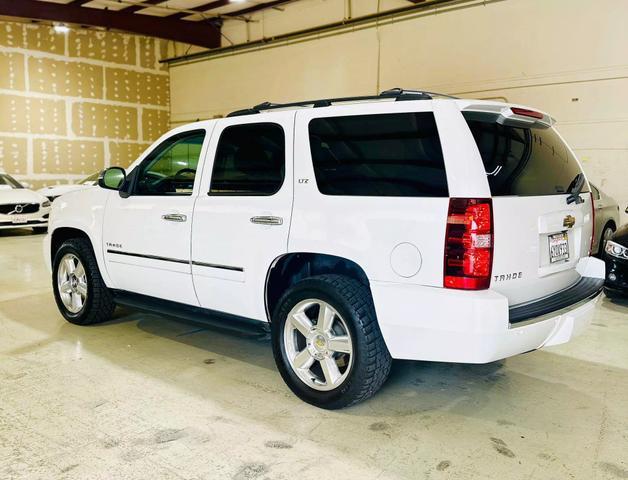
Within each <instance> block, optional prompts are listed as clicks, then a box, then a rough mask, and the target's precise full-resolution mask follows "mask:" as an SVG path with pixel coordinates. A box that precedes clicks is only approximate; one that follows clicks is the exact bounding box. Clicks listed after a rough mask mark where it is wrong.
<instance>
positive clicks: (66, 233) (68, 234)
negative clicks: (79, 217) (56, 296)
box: [47, 225, 111, 288]
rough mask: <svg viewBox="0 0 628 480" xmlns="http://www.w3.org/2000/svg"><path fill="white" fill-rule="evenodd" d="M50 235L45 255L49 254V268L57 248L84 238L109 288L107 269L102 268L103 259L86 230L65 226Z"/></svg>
mask: <svg viewBox="0 0 628 480" xmlns="http://www.w3.org/2000/svg"><path fill="white" fill-rule="evenodd" d="M49 235H50V248H49V251H48V252H47V253H49V254H50V268H51V269H52V268H53V267H54V265H53V263H54V258H55V253H56V251H57V250H58V249H59V247H60V246H61V245H62V244H63V242H65V241H66V240H69V239H70V238H84V239H85V240H87V241H88V242H89V245H90V247H91V249H92V252H93V253H94V257H95V258H96V263H97V265H98V268H99V270H100V275H101V277H102V279H103V281H104V282H105V285H107V286H108V287H109V288H111V282H110V279H109V275H108V274H107V269H106V268H104V259H103V258H102V252H101V250H99V249H98V248H97V244H96V243H95V242H94V239H93V238H92V236H91V235H90V233H89V231H88V229H86V228H82V227H81V226H76V225H67V226H62V227H57V228H55V229H54V230H53V231H52V232H50V233H49Z"/></svg>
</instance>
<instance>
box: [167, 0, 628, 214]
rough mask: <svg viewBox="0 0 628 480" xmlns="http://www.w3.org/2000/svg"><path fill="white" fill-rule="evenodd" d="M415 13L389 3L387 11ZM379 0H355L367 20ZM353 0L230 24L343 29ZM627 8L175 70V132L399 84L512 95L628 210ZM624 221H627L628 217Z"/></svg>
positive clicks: (322, 43) (441, 19)
mask: <svg viewBox="0 0 628 480" xmlns="http://www.w3.org/2000/svg"><path fill="white" fill-rule="evenodd" d="M402 5H408V2H405V1H402V0H382V2H381V8H382V10H386V9H389V8H394V7H399V6H402ZM376 8H377V1H376V0H353V2H352V8H351V13H352V14H353V16H360V15H364V14H367V13H372V12H373V11H375V9H376ZM348 12H349V9H348V2H347V0H301V1H300V2H295V3H294V4H292V5H289V6H287V7H286V8H285V10H284V11H283V12H280V11H274V10H269V11H265V12H263V13H261V14H259V15H257V16H256V17H254V20H256V22H255V23H248V24H247V23H244V22H241V21H236V20H234V21H228V22H226V24H225V27H224V33H225V35H226V37H227V38H229V39H230V40H231V41H233V42H235V43H239V42H243V41H246V40H247V38H248V39H249V40H255V39H257V38H260V37H262V36H265V37H270V36H273V35H277V34H280V33H285V32H289V31H293V30H298V29H303V28H308V27H311V26H314V25H320V24H324V23H329V22H332V21H337V20H340V19H342V18H343V17H346V16H347V15H348ZM627 25H628V1H625V0H597V1H595V2H591V1H590V0H501V1H490V0H487V1H486V3H484V2H480V1H478V2H476V3H475V4H468V5H467V6H466V7H459V8H455V9H451V8H449V9H446V8H440V9H438V10H437V11H436V12H434V11H429V12H425V11H423V12H421V13H420V14H419V15H417V14H413V15H409V16H405V17H401V16H400V17H397V18H395V19H393V20H386V21H382V22H380V23H379V25H378V26H376V25H375V24H370V25H366V26H361V27H359V28H353V29H347V30H346V31H345V32H344V33H338V32H336V33H335V34H333V35H320V36H318V37H316V38H308V39H302V40H300V41H298V42H296V41H295V42H292V43H290V44H283V45H280V46H274V47H272V48H269V47H268V46H266V47H262V48H258V49H256V50H253V51H248V52H246V53H236V54H230V55H223V56H220V57H213V58H209V59H206V60H203V61H197V62H195V63H189V64H183V65H175V66H172V67H171V82H170V85H171V121H172V123H174V124H178V123H182V122H187V121H190V120H195V119H196V118H209V117H213V116H216V115H223V114H226V113H228V112H229V111H232V110H236V109H239V108H245V107H249V106H252V105H254V104H256V103H259V102H262V101H264V100H272V101H278V102H280V101H289V100H299V99H306V98H317V97H325V96H342V95H360V94H373V93H376V92H377V91H378V90H382V89H386V88H391V87H395V86H403V87H406V88H423V89H426V90H432V91H440V92H443V93H450V94H455V95H459V96H462V97H473V98H495V97H501V98H505V99H507V100H508V101H511V102H518V103H522V104H525V105H530V106H532V107H537V108H540V109H543V110H546V111H548V112H550V113H551V114H552V115H553V116H554V117H555V118H556V119H557V120H558V128H559V130H560V131H561V132H562V133H563V134H564V136H565V137H566V138H567V140H568V142H569V143H570V144H571V145H572V147H573V148H574V149H575V150H576V153H577V154H578V155H579V157H580V159H581V160H582V162H583V163H584V166H585V169H586V172H587V174H588V175H589V177H590V178H591V179H592V180H593V181H594V182H595V183H597V184H598V186H600V187H601V188H602V189H603V190H605V191H606V192H607V193H609V194H610V195H612V196H614V197H615V199H616V200H618V201H619V203H620V206H621V207H622V208H621V210H622V211H623V209H624V208H625V207H626V205H628V27H627ZM623 220H624V221H627V220H628V216H626V215H625V214H624V216H623Z"/></svg>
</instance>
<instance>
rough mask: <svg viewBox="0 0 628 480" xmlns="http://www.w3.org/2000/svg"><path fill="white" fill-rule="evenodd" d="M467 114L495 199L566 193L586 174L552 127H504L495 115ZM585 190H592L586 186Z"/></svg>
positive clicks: (465, 115)
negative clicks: (576, 178)
mask: <svg viewBox="0 0 628 480" xmlns="http://www.w3.org/2000/svg"><path fill="white" fill-rule="evenodd" d="M463 115H464V117H465V119H466V120H467V124H468V125H469V128H470V129H471V133H472V134H473V138H474V139H475V142H476V144H477V146H478V149H479V151H480V155H481V156H482V161H483V162H484V170H485V171H486V175H487V177H488V183H489V185H490V188H491V193H492V194H493V195H494V196H500V195H519V196H529V195H560V194H565V193H567V192H568V191H569V188H570V185H571V183H572V182H573V180H574V179H575V177H576V175H577V174H579V173H581V172H582V170H581V169H580V166H579V165H578V162H577V160H576V159H575V157H574V156H573V155H572V154H571V152H570V151H569V149H567V147H566V145H565V144H564V143H563V141H562V140H561V139H560V137H559V136H558V134H557V133H556V132H555V131H554V129H552V128H521V127H513V126H504V125H501V124H499V123H497V122H496V119H495V117H494V116H487V115H486V114H482V113H474V112H464V113H463ZM583 191H588V190H587V187H586V185H585V187H584V189H583Z"/></svg>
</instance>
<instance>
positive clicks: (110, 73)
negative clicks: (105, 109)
mask: <svg viewBox="0 0 628 480" xmlns="http://www.w3.org/2000/svg"><path fill="white" fill-rule="evenodd" d="M105 77H106V82H107V100H115V101H118V102H129V103H140V104H144V105H168V96H169V95H168V77H167V76H166V75H155V74H152V73H144V72H136V71H133V70H126V69H123V68H107V69H106V74H105Z"/></svg>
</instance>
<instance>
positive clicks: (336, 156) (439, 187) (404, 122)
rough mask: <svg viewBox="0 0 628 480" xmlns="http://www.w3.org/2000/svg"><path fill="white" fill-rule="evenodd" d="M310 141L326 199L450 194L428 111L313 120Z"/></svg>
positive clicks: (431, 117)
mask: <svg viewBox="0 0 628 480" xmlns="http://www.w3.org/2000/svg"><path fill="white" fill-rule="evenodd" d="M309 138H310V149H311V153H312V162H313V165H314V173H315V176H316V183H317V185H318V189H319V191H320V192H321V193H323V194H325V195H359V196H382V197H447V196H448V194H449V193H448V190H447V177H446V172H445V164H444V160H443V152H442V150H441V145H440V139H439V137H438V130H437V128H436V122H435V120H434V115H433V113H431V112H418V113H394V114H376V115H354V116H343V117H326V118H316V119H313V120H311V121H310V124H309Z"/></svg>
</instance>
